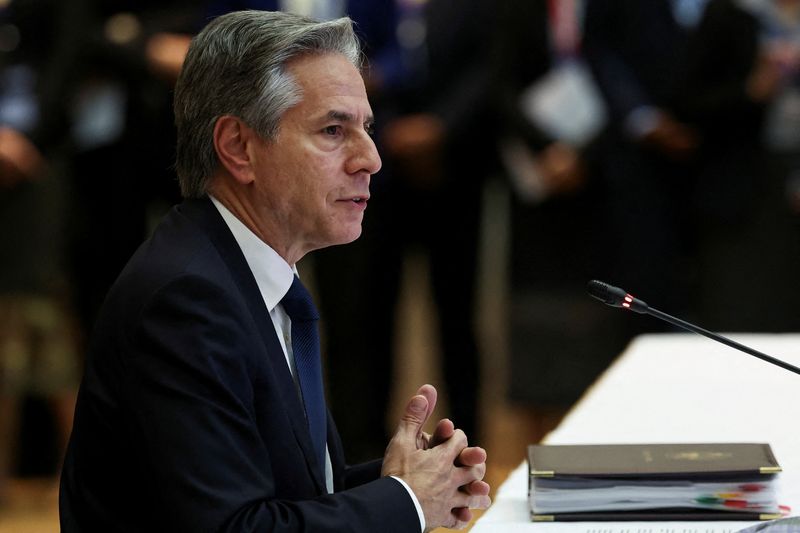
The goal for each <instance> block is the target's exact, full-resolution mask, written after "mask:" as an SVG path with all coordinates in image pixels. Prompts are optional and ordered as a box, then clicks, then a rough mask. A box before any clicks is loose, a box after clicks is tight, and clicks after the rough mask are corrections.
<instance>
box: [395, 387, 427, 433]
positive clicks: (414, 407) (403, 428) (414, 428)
mask: <svg viewBox="0 0 800 533" xmlns="http://www.w3.org/2000/svg"><path fill="white" fill-rule="evenodd" d="M427 418H428V399H427V398H426V397H425V396H423V395H421V394H417V395H416V396H412V398H411V399H410V400H409V401H408V403H407V404H406V409H405V411H404V412H403V416H402V417H401V419H400V425H399V426H398V427H397V436H398V437H401V438H403V439H408V440H409V441H411V442H414V443H416V441H417V435H418V434H419V432H420V431H421V430H422V426H423V425H424V424H425V421H426V420H427Z"/></svg>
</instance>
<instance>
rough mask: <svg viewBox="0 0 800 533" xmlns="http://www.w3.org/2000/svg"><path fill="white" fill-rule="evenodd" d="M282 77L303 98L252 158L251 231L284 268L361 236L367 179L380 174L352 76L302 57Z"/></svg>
mask: <svg viewBox="0 0 800 533" xmlns="http://www.w3.org/2000/svg"><path fill="white" fill-rule="evenodd" d="M288 71H289V72H290V73H291V74H292V75H293V76H294V79H295V81H296V82H297V84H298V85H299V86H300V88H301V90H302V100H301V101H300V103H298V104H297V105H295V106H294V107H292V108H291V109H289V110H288V111H287V112H286V113H285V114H284V115H283V118H282V119H281V123H280V128H279V132H278V135H277V138H276V139H274V140H272V141H263V142H259V143H258V144H257V145H256V148H255V149H254V151H253V161H254V164H255V166H254V168H255V174H256V179H255V183H254V186H255V194H256V198H255V200H256V203H257V205H258V214H257V217H258V219H259V220H257V221H256V224H257V225H259V226H262V228H263V229H264V230H266V231H264V234H265V236H267V237H268V239H267V240H268V242H269V241H275V242H269V244H270V245H272V246H273V248H275V249H276V250H277V251H278V253H281V254H282V255H283V256H284V258H285V259H286V260H287V261H288V262H289V263H294V262H295V261H296V260H298V259H300V257H302V256H303V255H304V254H305V253H307V252H309V251H311V250H315V249H318V248H323V247H325V246H330V245H333V244H343V243H348V242H351V241H353V240H355V239H356V238H358V236H359V235H360V234H361V221H362V219H363V217H364V210H365V209H366V207H367V200H368V199H369V180H370V176H371V175H372V174H374V173H376V172H378V170H380V168H381V160H380V157H379V156H378V152H377V150H376V148H375V143H374V142H373V141H372V138H371V137H370V135H369V129H370V128H371V124H372V110H371V109H370V105H369V102H368V101H367V93H366V90H365V88H364V82H363V80H362V78H361V75H360V74H359V72H358V70H357V69H356V68H355V67H354V66H353V65H352V64H351V63H350V62H349V61H348V60H347V59H346V58H345V57H344V56H342V55H340V54H325V55H310V56H303V57H301V58H298V59H296V60H294V61H293V62H292V63H290V64H289V68H288Z"/></svg>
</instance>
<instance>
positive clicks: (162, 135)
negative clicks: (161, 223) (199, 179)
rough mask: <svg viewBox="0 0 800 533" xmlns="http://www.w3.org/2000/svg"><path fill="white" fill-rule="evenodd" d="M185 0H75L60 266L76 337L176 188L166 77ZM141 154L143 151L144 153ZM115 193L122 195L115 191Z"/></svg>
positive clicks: (193, 18)
mask: <svg viewBox="0 0 800 533" xmlns="http://www.w3.org/2000/svg"><path fill="white" fill-rule="evenodd" d="M194 4H195V3H194V2H190V1H188V0H170V1H168V2H164V1H158V2H156V1H144V2H142V1H128V0H114V1H110V2H109V1H103V0H75V1H73V2H71V3H70V17H71V20H72V21H73V24H75V25H77V27H78V28H80V30H79V35H78V41H77V43H75V44H73V46H76V47H77V50H76V51H75V57H74V58H73V63H72V64H71V65H70V68H71V69H72V73H71V76H72V77H73V79H74V82H73V87H72V90H71V91H70V92H69V93H68V94H64V95H63V96H62V98H63V102H64V105H65V106H66V108H67V112H68V117H69V121H70V135H71V140H72V144H73V152H72V156H71V165H72V174H73V181H74V187H73V193H74V195H73V197H72V202H71V216H70V221H69V222H70V233H71V235H70V239H71V242H70V270H71V276H72V281H73V284H74V286H75V293H76V307H77V311H78V316H79V318H80V324H81V326H82V328H81V329H82V331H83V335H84V337H86V336H88V334H89V332H90V331H91V329H92V327H93V324H94V320H95V317H96V315H97V312H98V310H99V308H100V305H101V304H102V301H103V299H104V298H105V294H106V292H107V290H108V288H109V287H110V286H111V283H112V282H113V281H114V278H115V277H116V276H117V274H118V273H119V270H120V269H121V268H122V266H123V265H124V264H125V261H126V260H127V258H128V257H129V256H130V254H131V253H132V252H133V250H135V249H136V247H137V246H138V244H139V243H140V242H141V240H142V239H143V238H144V237H145V235H146V234H147V232H148V230H149V226H151V225H152V220H153V219H155V218H157V217H158V216H160V215H161V214H163V212H164V211H166V209H167V207H168V206H169V205H171V204H172V203H174V201H175V200H176V199H177V198H178V196H179V195H178V186H177V182H176V180H175V179H174V176H173V173H172V162H173V155H174V145H175V133H174V126H173V124H172V111H171V103H172V86H173V84H174V82H175V78H176V77H177V69H178V68H180V64H181V63H182V58H183V55H184V54H185V50H186V47H188V37H186V36H185V35H186V34H188V33H190V32H191V31H193V30H194V29H196V28H197V27H198V26H199V25H200V24H201V21H202V10H201V9H200V8H199V7H198V6H196V5H194ZM145 154H146V155H145ZM120 198H124V201H115V200H116V199H120Z"/></svg>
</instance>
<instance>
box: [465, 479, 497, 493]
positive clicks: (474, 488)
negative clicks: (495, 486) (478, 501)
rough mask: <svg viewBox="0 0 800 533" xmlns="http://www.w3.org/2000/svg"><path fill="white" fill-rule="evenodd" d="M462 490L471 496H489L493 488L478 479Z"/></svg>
mask: <svg viewBox="0 0 800 533" xmlns="http://www.w3.org/2000/svg"><path fill="white" fill-rule="evenodd" d="M461 490H462V491H464V492H466V493H467V494H469V495H470V496H488V495H489V491H490V490H491V487H490V486H489V484H488V483H486V482H485V481H483V480H482V479H476V480H475V481H472V482H471V483H467V484H466V485H464V486H462V487H461Z"/></svg>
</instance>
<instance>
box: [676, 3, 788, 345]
mask: <svg viewBox="0 0 800 533" xmlns="http://www.w3.org/2000/svg"><path fill="white" fill-rule="evenodd" d="M688 51H689V53H688V54H687V57H688V62H687V69H686V80H685V88H684V91H685V92H684V96H683V105H684V107H685V115H686V116H687V117H688V118H689V119H690V120H692V121H693V122H694V123H695V124H696V126H697V128H698V129H699V131H700V132H701V134H702V136H701V137H702V144H701V147H700V151H699V157H698V162H697V166H698V177H697V180H698V181H697V190H696V192H695V194H694V197H693V202H692V204H693V207H694V208H695V211H696V218H697V227H698V230H699V241H698V258H699V265H698V266H699V268H698V272H699V282H700V283H699V287H698V293H697V306H698V312H699V314H700V317H702V321H703V323H704V324H708V327H710V328H712V329H721V330H724V331H797V329H798V327H800V320H798V317H797V313H796V312H795V311H794V307H795V300H796V298H797V296H798V295H800V278H798V276H797V272H798V269H800V234H798V221H799V220H800V219H798V213H797V212H796V211H793V208H792V204H791V202H792V190H793V189H792V183H793V181H792V179H795V180H796V176H797V169H798V168H800V157H798V155H800V118H799V117H800V114H799V113H800V2H798V1H797V0H764V1H759V2H740V1H735V0H712V1H711V2H709V4H708V6H707V9H706V11H705V15H704V17H703V19H702V21H701V23H700V24H699V26H698V27H697V31H696V32H695V34H694V36H693V38H692V39H691V41H690V44H689V49H688ZM793 176H794V178H793Z"/></svg>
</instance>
